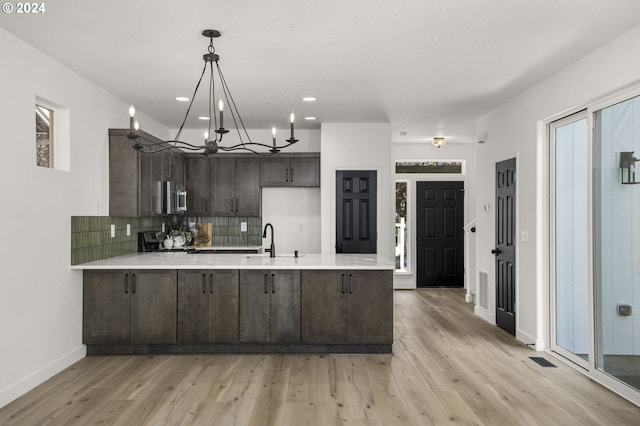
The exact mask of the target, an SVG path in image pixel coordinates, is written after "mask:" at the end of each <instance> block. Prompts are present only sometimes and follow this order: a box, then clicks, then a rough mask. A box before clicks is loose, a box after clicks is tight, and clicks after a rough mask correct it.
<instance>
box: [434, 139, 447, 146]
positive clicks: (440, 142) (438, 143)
mask: <svg viewBox="0 0 640 426" xmlns="http://www.w3.org/2000/svg"><path fill="white" fill-rule="evenodd" d="M431 143H432V144H433V146H435V147H438V148H441V147H442V146H443V145H444V144H445V143H447V140H446V139H445V138H443V137H436V138H433V142H431Z"/></svg>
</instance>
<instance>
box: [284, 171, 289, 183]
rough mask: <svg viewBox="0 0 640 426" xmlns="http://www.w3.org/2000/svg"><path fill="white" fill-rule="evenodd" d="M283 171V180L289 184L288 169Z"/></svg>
mask: <svg viewBox="0 0 640 426" xmlns="http://www.w3.org/2000/svg"><path fill="white" fill-rule="evenodd" d="M284 170H285V172H286V173H285V180H286V181H287V182H289V169H284Z"/></svg>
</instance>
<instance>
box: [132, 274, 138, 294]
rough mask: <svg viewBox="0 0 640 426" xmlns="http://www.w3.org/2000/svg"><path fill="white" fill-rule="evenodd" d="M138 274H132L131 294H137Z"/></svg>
mask: <svg viewBox="0 0 640 426" xmlns="http://www.w3.org/2000/svg"><path fill="white" fill-rule="evenodd" d="M136 287H137V286H136V274H131V294H136Z"/></svg>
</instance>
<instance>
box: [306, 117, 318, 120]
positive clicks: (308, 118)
mask: <svg viewBox="0 0 640 426" xmlns="http://www.w3.org/2000/svg"><path fill="white" fill-rule="evenodd" d="M304 119H305V120H315V119H316V118H315V117H305V118H304Z"/></svg>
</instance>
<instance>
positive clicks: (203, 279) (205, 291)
mask: <svg viewBox="0 0 640 426" xmlns="http://www.w3.org/2000/svg"><path fill="white" fill-rule="evenodd" d="M206 276H207V274H202V294H207V283H206V282H205V279H206V278H205V277H206Z"/></svg>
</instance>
